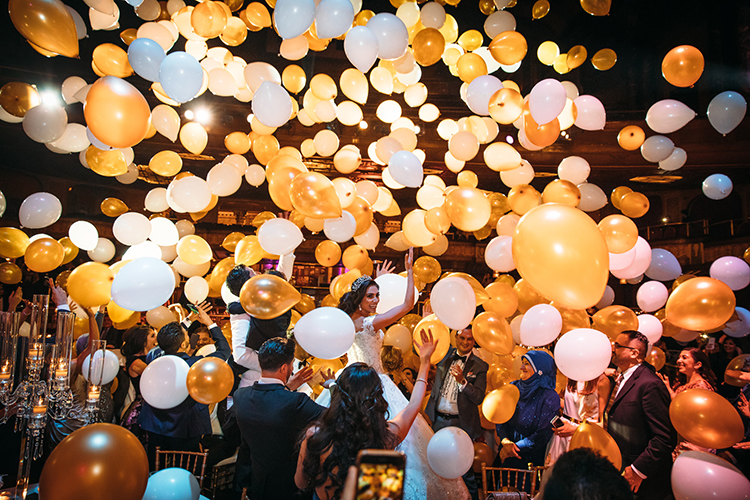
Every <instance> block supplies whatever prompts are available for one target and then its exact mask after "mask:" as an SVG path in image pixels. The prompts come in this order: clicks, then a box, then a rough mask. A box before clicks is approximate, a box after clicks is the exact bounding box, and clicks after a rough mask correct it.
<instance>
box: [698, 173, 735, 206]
mask: <svg viewBox="0 0 750 500" xmlns="http://www.w3.org/2000/svg"><path fill="white" fill-rule="evenodd" d="M702 187H703V194H705V195H706V196H707V197H709V198H711V199H712V200H723V199H724V198H726V197H727V196H729V195H730V194H731V192H732V187H733V186H732V180H731V179H730V178H729V177H727V176H726V175H724V174H713V175H709V176H708V177H706V179H705V180H704V181H703V186H702Z"/></svg>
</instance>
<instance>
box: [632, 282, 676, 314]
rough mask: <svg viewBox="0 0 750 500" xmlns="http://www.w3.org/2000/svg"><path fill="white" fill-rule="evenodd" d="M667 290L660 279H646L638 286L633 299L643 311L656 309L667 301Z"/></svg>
mask: <svg viewBox="0 0 750 500" xmlns="http://www.w3.org/2000/svg"><path fill="white" fill-rule="evenodd" d="M668 297H669V290H667V287H666V286H665V285H664V283H662V282H661V281H647V282H646V283H644V284H642V285H641V286H640V287H639V288H638V292H637V293H636V294H635V300H636V302H637V303H638V307H640V308H641V310H642V311H645V312H654V311H658V310H659V309H661V308H662V307H664V304H666V303H667V298H668Z"/></svg>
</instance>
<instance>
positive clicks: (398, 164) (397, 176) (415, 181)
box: [388, 150, 424, 188]
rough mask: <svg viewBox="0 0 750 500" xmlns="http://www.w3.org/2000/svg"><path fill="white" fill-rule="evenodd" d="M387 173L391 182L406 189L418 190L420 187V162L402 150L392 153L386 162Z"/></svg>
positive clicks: (413, 155)
mask: <svg viewBox="0 0 750 500" xmlns="http://www.w3.org/2000/svg"><path fill="white" fill-rule="evenodd" d="M388 171H389V172H390V174H391V176H392V177H393V180H395V181H396V182H398V183H399V184H402V185H404V186H406V187H411V188H418V187H419V186H421V185H422V179H423V176H424V173H423V171H422V162H420V161H419V158H417V156H416V155H415V154H414V153H412V152H409V151H403V150H402V151H397V152H396V153H394V154H393V155H392V156H391V158H390V161H389V162H388Z"/></svg>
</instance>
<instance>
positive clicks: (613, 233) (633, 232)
mask: <svg viewBox="0 0 750 500" xmlns="http://www.w3.org/2000/svg"><path fill="white" fill-rule="evenodd" d="M598 227H599V230H600V231H601V232H602V235H604V241H606V242H607V249H608V250H609V253H625V252H627V251H628V250H630V249H631V248H633V247H634V246H635V243H636V241H638V227H637V226H636V225H635V222H633V221H632V220H630V219H628V218H627V217H625V216H624V215H608V216H607V217H605V218H603V219H602V220H601V221H600V222H599V224H598Z"/></svg>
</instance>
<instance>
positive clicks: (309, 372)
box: [286, 366, 314, 391]
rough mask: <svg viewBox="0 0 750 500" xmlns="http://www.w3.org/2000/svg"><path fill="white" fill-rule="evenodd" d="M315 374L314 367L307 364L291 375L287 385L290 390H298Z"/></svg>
mask: <svg viewBox="0 0 750 500" xmlns="http://www.w3.org/2000/svg"><path fill="white" fill-rule="evenodd" d="M313 375H314V372H313V369H312V368H311V367H309V366H306V367H304V368H302V369H301V370H299V371H298V372H297V373H295V374H294V375H292V376H291V377H289V380H287V382H286V386H287V387H288V388H289V390H291V391H296V390H297V389H299V388H300V387H301V386H302V384H304V383H306V382H309V381H310V379H311V378H313Z"/></svg>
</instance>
